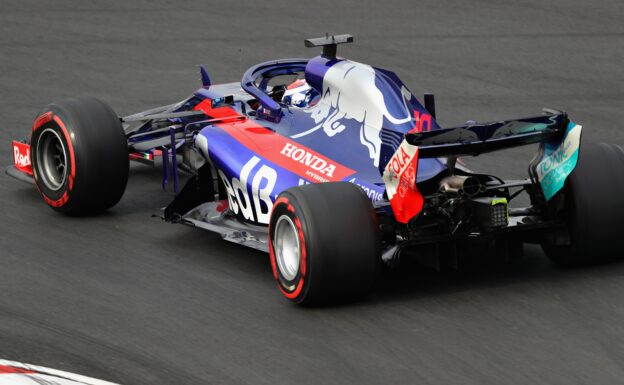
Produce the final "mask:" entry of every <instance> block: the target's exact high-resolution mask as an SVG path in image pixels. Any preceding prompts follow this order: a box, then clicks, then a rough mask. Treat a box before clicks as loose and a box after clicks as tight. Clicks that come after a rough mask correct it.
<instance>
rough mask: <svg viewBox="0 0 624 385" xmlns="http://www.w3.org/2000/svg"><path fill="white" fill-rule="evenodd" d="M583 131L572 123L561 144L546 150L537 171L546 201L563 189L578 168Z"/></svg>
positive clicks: (548, 147) (547, 147)
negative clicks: (567, 179) (566, 181)
mask: <svg viewBox="0 0 624 385" xmlns="http://www.w3.org/2000/svg"><path fill="white" fill-rule="evenodd" d="M581 129H582V127H581V126H580V125H578V124H575V123H572V122H570V123H569V124H568V127H567V128H566V132H565V134H564V137H563V140H562V141H561V143H559V144H558V145H555V146H552V145H551V146H548V145H547V146H546V148H545V150H544V155H543V157H542V160H541V161H540V162H539V163H538V165H537V170H536V171H537V179H538V180H539V182H540V186H541V187H542V192H543V193H544V197H545V198H546V200H549V199H550V198H552V197H553V196H555V194H556V193H557V192H558V191H559V190H561V189H562V188H563V186H564V183H565V180H566V178H567V177H568V175H570V174H571V173H572V171H573V170H574V168H575V167H576V163H577V161H578V155H579V146H580V144H581Z"/></svg>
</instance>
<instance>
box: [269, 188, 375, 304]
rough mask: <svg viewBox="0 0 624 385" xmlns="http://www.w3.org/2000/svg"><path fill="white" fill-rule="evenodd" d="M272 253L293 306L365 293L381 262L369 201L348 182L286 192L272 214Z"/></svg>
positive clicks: (280, 283) (275, 270) (283, 289)
mask: <svg viewBox="0 0 624 385" xmlns="http://www.w3.org/2000/svg"><path fill="white" fill-rule="evenodd" d="M269 252H270V259H271V267H272V270H273V275H274V277H275V279H276V281H277V285H278V288H279V290H280V291H281V293H282V294H283V295H284V296H285V297H286V298H288V299H289V300H290V301H292V302H294V303H298V304H302V305H319V304H324V303H328V302H335V301H340V300H345V299H351V298H353V297H357V296H360V295H363V294H365V293H366V292H368V290H369V289H370V288H371V287H372V285H373V283H374V280H375V276H376V274H377V267H378V266H379V261H380V241H379V227H378V224H377V220H376V215H375V212H374V210H373V207H372V204H371V202H370V200H369V198H368V197H367V196H366V195H365V194H364V192H363V191H362V190H361V189H360V188H359V187H358V186H356V185H354V184H352V183H347V182H338V183H320V184H309V185H305V186H298V187H293V188H291V189H288V190H286V191H284V192H283V193H281V194H280V195H279V197H278V198H277V200H276V201H275V204H274V206H273V210H272V212H271V220H270V224H269Z"/></svg>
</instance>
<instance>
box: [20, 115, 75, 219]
mask: <svg viewBox="0 0 624 385" xmlns="http://www.w3.org/2000/svg"><path fill="white" fill-rule="evenodd" d="M51 120H54V122H55V123H56V124H57V125H58V126H59V128H60V129H61V131H62V132H63V136H65V142H66V143H67V148H68V149H69V159H70V162H71V168H70V172H69V177H68V181H69V186H68V188H67V190H65V192H64V193H63V195H62V196H61V197H60V198H59V199H56V200H53V199H50V198H49V197H48V196H46V195H45V193H43V192H42V191H41V189H39V186H37V184H35V186H36V187H37V190H39V193H40V194H41V196H42V197H43V200H44V201H45V202H46V203H47V204H49V205H50V206H52V207H61V206H63V205H64V204H65V203H67V201H68V200H69V193H70V192H71V190H72V189H73V188H74V178H75V177H76V156H75V155H74V146H73V144H72V141H71V137H70V136H69V132H68V131H67V127H65V124H64V123H63V121H62V120H61V119H60V118H59V117H58V116H56V115H54V114H53V113H52V112H51V111H48V112H46V113H45V114H43V115H41V116H39V117H37V119H35V122H34V124H33V128H32V133H33V134H34V133H35V132H36V131H37V130H38V129H39V128H40V127H41V126H43V125H44V124H46V123H48V122H50V121H51ZM30 143H31V144H32V134H31V141H30Z"/></svg>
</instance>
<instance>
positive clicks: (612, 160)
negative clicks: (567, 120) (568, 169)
mask: <svg viewBox="0 0 624 385" xmlns="http://www.w3.org/2000/svg"><path fill="white" fill-rule="evenodd" d="M580 151H581V152H580V154H579V160H578V163H577V165H576V168H575V169H574V171H573V172H572V174H571V175H570V176H569V177H568V179H567V180H566V183H565V187H564V189H563V190H562V192H561V193H560V194H559V196H557V197H556V198H555V199H554V200H553V204H556V205H559V206H560V207H561V209H560V211H559V213H558V217H559V218H562V219H564V220H565V221H566V223H567V225H568V231H569V238H570V244H569V245H565V246H562V245H553V244H549V243H543V244H542V248H543V249H544V251H545V252H546V255H547V256H548V257H549V258H550V259H551V260H552V261H553V262H554V263H556V264H557V265H561V266H579V265H588V264H593V263H600V262H609V261H614V260H619V259H622V257H623V256H624V253H623V252H622V250H624V237H623V236H622V231H621V226H622V221H623V220H624V204H623V203H622V198H623V197H624V150H623V149H622V148H621V147H620V146H618V145H615V144H607V143H588V144H585V145H584V146H581V149H580Z"/></svg>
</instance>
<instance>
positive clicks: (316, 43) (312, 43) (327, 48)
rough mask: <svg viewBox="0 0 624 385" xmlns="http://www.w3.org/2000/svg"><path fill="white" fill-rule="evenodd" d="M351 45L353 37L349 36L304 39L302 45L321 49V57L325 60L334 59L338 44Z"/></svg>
mask: <svg viewBox="0 0 624 385" xmlns="http://www.w3.org/2000/svg"><path fill="white" fill-rule="evenodd" d="M345 43H353V36H351V35H331V36H330V35H329V34H328V33H326V34H325V36H324V37H316V38H312V39H305V40H304V44H305V46H306V47H308V48H310V47H323V53H322V54H321V56H323V57H325V58H327V59H335V58H336V51H337V48H338V44H345Z"/></svg>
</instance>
